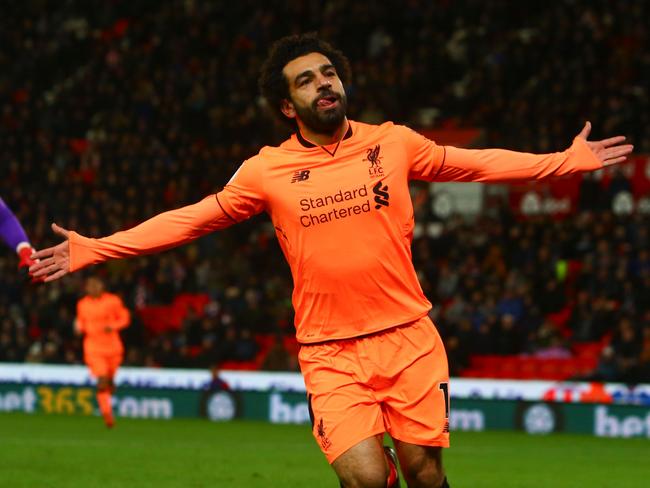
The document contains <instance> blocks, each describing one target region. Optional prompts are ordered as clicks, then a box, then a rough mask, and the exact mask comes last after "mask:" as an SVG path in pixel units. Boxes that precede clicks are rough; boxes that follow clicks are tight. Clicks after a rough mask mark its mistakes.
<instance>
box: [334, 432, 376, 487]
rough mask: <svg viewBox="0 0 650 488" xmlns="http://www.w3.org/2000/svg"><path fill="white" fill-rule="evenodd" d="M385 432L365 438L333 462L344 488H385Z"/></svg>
mask: <svg viewBox="0 0 650 488" xmlns="http://www.w3.org/2000/svg"><path fill="white" fill-rule="evenodd" d="M382 439H383V434H379V435H375V436H372V437H369V438H368V439H365V440H363V441H361V442H359V443H357V444H355V445H354V446H352V447H351V448H350V449H348V450H347V451H345V452H344V453H343V454H341V455H340V456H339V457H337V458H336V460H335V461H334V462H333V463H332V467H333V468H334V471H336V475H337V476H338V478H339V480H340V481H341V485H342V486H343V487H344V488H357V487H363V488H373V487H377V488H385V487H386V478H387V477H388V464H387V463H386V456H385V454H384V449H383V446H382Z"/></svg>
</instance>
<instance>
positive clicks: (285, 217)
mask: <svg viewBox="0 0 650 488" xmlns="http://www.w3.org/2000/svg"><path fill="white" fill-rule="evenodd" d="M349 80H350V69H349V63H348V61H347V59H346V58H345V56H344V55H343V54H342V53H341V52H340V51H337V50H336V49H334V48H332V47H331V46H330V45H329V44H327V43H325V42H322V41H320V40H319V39H318V38H316V37H315V36H313V35H301V36H289V37H286V38H283V39H280V40H279V41H278V42H276V43H275V44H274V46H273V47H272V48H271V52H270V54H269V57H268V59H267V60H266V62H265V63H264V66H263V68H262V75H261V77H260V87H261V89H262V94H263V95H264V97H265V98H266V100H267V101H268V103H269V105H270V107H271V108H272V109H273V110H275V111H276V112H277V114H278V115H279V116H280V117H281V118H283V119H284V120H286V121H287V122H289V123H290V124H291V125H292V126H293V128H294V131H295V133H294V134H293V135H292V136H291V137H290V138H289V139H288V140H286V141H285V142H283V143H282V144H281V145H280V146H278V147H264V148H262V149H261V150H260V152H259V153H258V154H257V155H256V156H253V157H252V158H250V159H249V160H247V161H245V162H244V163H243V164H242V165H241V167H240V168H239V170H238V171H237V172H236V173H235V175H234V176H233V177H232V178H231V180H230V181H229V182H228V184H227V185H226V186H225V188H224V189H223V190H222V191H220V192H219V193H217V194H216V195H211V196H209V197H207V198H205V199H203V200H202V201H200V202H199V203H196V204H194V205H190V206H187V207H183V208H180V209H177V210H173V211H170V212H165V213H163V214H160V215H158V216H156V217H153V218H152V219H150V220H148V221H146V222H144V223H142V224H140V225H138V226H136V227H134V228H132V229H130V230H127V231H124V232H118V233H116V234H113V235H112V236H109V237H105V238H102V239H89V238H87V237H83V236H81V235H79V234H77V233H76V232H74V231H68V230H65V229H63V228H61V227H59V226H57V225H56V224H53V226H52V227H53V230H54V231H55V232H56V233H58V234H60V235H61V236H63V237H64V238H65V239H66V241H65V242H62V243H60V244H58V245H57V246H54V247H51V248H49V249H44V250H42V251H39V252H37V253H36V254H35V256H34V257H35V258H40V259H42V261H41V262H40V263H38V264H36V265H34V266H32V267H31V268H30V270H31V272H32V273H33V274H34V276H36V277H45V280H46V281H52V280H56V279H58V278H60V277H62V276H64V275H65V274H67V273H69V272H72V271H76V270H78V269H81V268H83V267H84V266H87V265H90V264H95V263H100V262H102V261H105V260H107V259H110V258H122V257H127V256H135V255H140V254H147V253H154V252H158V251H162V250H164V249H168V248H170V247H173V246H177V245H180V244H183V243H186V242H189V241H191V240H193V239H196V238H198V237H200V236H201V235H204V234H206V233H209V232H212V231H214V230H218V229H222V228H225V227H228V226H229V225H232V224H234V223H237V222H241V221H243V220H245V219H247V218H249V217H251V216H253V215H255V214H258V213H260V212H263V211H265V212H267V213H268V214H269V216H270V217H271V220H272V221H273V225H274V227H275V229H276V235H277V238H278V241H279V242H280V246H281V248H282V251H283V252H284V255H285V257H286V259H287V261H288V263H289V265H290V267H291V272H292V275H293V279H294V283H295V290H294V294H293V305H294V308H295V310H296V318H295V326H296V335H297V339H298V341H299V342H300V344H301V349H300V354H299V360H300V367H301V371H302V373H303V375H304V378H305V385H306V387H307V393H308V397H309V405H310V412H311V413H312V419H313V425H312V427H313V434H314V437H315V438H316V441H317V442H318V445H319V447H320V448H321V449H322V450H323V452H324V454H325V456H326V457H327V459H328V461H329V462H330V463H331V464H332V466H333V468H334V470H335V471H336V474H337V476H338V477H339V480H340V482H341V485H342V486H344V487H364V488H365V487H368V488H371V487H382V488H383V487H387V486H388V487H396V486H399V483H400V482H399V478H398V474H397V473H398V471H397V468H396V464H397V463H396V459H395V455H394V452H392V451H386V450H385V449H384V448H383V447H382V439H383V436H384V433H385V432H388V433H389V434H390V435H391V437H392V438H393V440H394V443H395V446H396V450H397V456H398V457H399V462H400V465H401V468H402V473H403V474H404V477H405V479H406V481H407V483H408V486H409V487H431V488H439V487H448V486H449V484H448V483H447V480H446V477H445V474H444V470H443V467H442V455H441V448H442V447H447V446H448V445H449V423H448V417H449V374H448V369H447V358H446V355H445V351H444V347H443V344H442V341H441V340H440V337H439V335H438V332H437V331H436V329H435V327H434V326H433V324H432V323H431V321H430V320H429V318H428V312H429V310H430V309H431V304H430V303H429V301H428V300H427V299H426V297H425V296H424V294H423V292H422V289H421V287H420V285H419V283H418V280H417V276H416V273H415V270H414V268H413V264H412V262H411V249H410V245H411V239H412V233H413V227H414V221H413V208H412V205H411V200H410V196H409V188H408V182H409V180H412V179H420V180H425V181H511V180H530V179H539V178H544V177H547V176H556V175H563V174H569V173H574V172H579V171H591V170H595V169H599V168H602V167H603V166H604V165H609V164H615V163H619V162H621V161H624V160H625V158H626V156H627V155H628V154H629V153H630V152H631V151H632V146H631V145H623V144H622V142H623V140H624V137H614V138H610V139H605V140H602V141H597V142H589V141H587V136H588V135H589V131H590V127H591V126H590V124H589V123H587V124H586V125H585V127H584V129H583V130H582V132H581V133H580V134H579V135H578V136H577V137H576V138H575V139H574V141H573V144H572V145H571V147H570V148H569V149H567V150H566V151H563V152H558V153H553V154H541V155H536V154H526V153H518V152H513V151H505V150H499V149H486V150H466V149H458V148H455V147H450V146H438V145H437V144H436V143H435V142H433V141H430V140H428V139H426V138H425V137H423V136H421V135H419V134H417V133H415V132H413V131H412V130H410V129H408V128H406V127H404V126H400V125H394V124H393V123H390V122H387V123H384V124H382V125H379V126H376V125H369V124H363V123H360V122H355V121H351V120H348V119H347V117H346V108H347V99H346V95H345V90H344V88H343V83H344V82H347V81H349Z"/></svg>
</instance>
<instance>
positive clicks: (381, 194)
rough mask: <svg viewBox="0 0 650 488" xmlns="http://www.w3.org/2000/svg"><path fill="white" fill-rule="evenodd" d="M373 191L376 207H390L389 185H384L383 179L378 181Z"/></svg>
mask: <svg viewBox="0 0 650 488" xmlns="http://www.w3.org/2000/svg"><path fill="white" fill-rule="evenodd" d="M372 192H373V193H374V194H375V208H376V209H377V210H379V209H380V208H381V207H388V205H389V203H388V199H389V198H390V195H389V194H388V185H382V182H381V181H378V182H377V184H376V185H375V186H373V187H372Z"/></svg>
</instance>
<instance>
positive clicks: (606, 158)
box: [578, 121, 634, 166]
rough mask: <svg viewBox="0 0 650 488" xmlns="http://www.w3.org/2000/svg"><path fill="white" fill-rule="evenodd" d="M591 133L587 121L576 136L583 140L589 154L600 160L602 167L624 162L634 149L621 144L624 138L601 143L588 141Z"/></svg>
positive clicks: (615, 138)
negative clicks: (591, 153) (589, 151)
mask: <svg viewBox="0 0 650 488" xmlns="http://www.w3.org/2000/svg"><path fill="white" fill-rule="evenodd" d="M590 132H591V122H589V121H587V122H586V123H585V126H584V127H583V128H582V130H581V131H580V134H578V137H580V138H582V139H584V140H585V142H586V143H587V146H589V149H591V152H593V153H594V155H595V156H596V157H597V158H598V159H599V160H600V162H601V163H602V164H603V166H611V165H612V164H618V163H622V162H623V161H625V160H626V159H627V157H628V155H629V154H630V153H631V152H632V150H633V149H634V146H633V145H632V144H622V142H623V141H625V136H616V137H610V138H609V139H603V140H601V141H588V140H587V137H589V133H590Z"/></svg>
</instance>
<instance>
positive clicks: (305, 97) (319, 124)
mask: <svg viewBox="0 0 650 488" xmlns="http://www.w3.org/2000/svg"><path fill="white" fill-rule="evenodd" d="M282 72H283V73H284V77H285V79H286V80H287V83H288V84H289V100H285V103H284V104H283V106H282V112H283V113H284V114H285V115H286V116H287V117H289V118H296V119H297V120H298V121H299V123H302V124H303V125H305V126H306V127H307V128H308V129H310V130H311V131H313V132H316V133H319V134H332V133H334V132H335V131H336V130H337V129H339V128H340V127H341V124H342V123H343V121H344V119H345V113H346V110H347V105H348V103H347V98H346V96H345V90H344V89H343V83H342V82H341V79H340V78H339V76H338V74H337V73H336V68H335V67H334V65H333V64H332V62H331V61H330V60H329V59H328V58H327V57H326V56H324V55H322V54H320V53H309V54H306V55H304V56H300V57H298V58H296V59H294V60H292V61H290V62H289V63H287V65H286V66H285V67H284V69H283V70H282Z"/></svg>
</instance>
